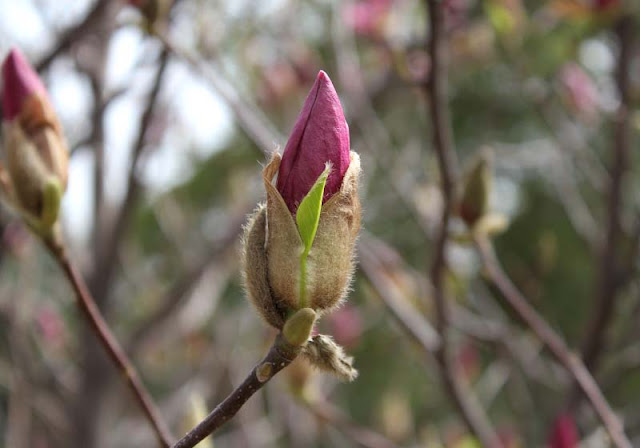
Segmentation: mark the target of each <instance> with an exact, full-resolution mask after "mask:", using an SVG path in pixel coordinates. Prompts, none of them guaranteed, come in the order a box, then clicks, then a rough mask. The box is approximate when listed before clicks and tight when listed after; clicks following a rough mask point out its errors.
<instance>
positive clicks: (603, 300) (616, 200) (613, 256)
mask: <svg viewBox="0 0 640 448" xmlns="http://www.w3.org/2000/svg"><path fill="white" fill-rule="evenodd" d="M634 29H635V24H634V22H633V19H632V18H631V17H623V18H621V19H620V22H619V23H618V24H617V26H616V33H617V36H618V42H619V43H620V51H619V55H618V66H617V73H616V85H617V89H618V94H619V96H620V106H619V107H618V111H617V113H616V118H615V120H616V122H615V135H614V141H613V163H612V166H611V178H610V183H609V188H608V193H607V226H606V234H605V240H604V241H603V243H602V251H601V254H600V256H599V257H598V262H599V270H598V279H597V288H596V291H597V292H596V298H595V307H594V314H593V318H592V320H591V322H590V323H589V325H588V327H587V331H586V333H585V341H584V345H583V347H582V359H583V360H584V364H585V366H586V367H587V368H588V369H589V370H591V371H595V369H596V368H597V365H598V361H599V360H600V356H601V354H602V352H603V349H604V348H605V346H606V343H605V332H606V330H607V328H608V327H609V323H610V322H611V319H612V317H613V311H614V309H615V303H616V298H617V296H618V291H619V287H620V277H621V272H620V271H621V269H622V267H621V266H620V261H621V260H620V239H621V238H622V236H623V235H622V231H623V229H622V223H621V221H622V209H623V203H622V200H623V181H624V178H625V175H626V173H627V171H628V170H629V167H630V166H629V165H630V164H629V158H630V155H631V136H630V132H631V129H630V123H629V118H630V110H629V108H630V103H631V98H630V93H629V89H630V74H631V59H632V52H633V48H634ZM574 390H575V388H574Z"/></svg>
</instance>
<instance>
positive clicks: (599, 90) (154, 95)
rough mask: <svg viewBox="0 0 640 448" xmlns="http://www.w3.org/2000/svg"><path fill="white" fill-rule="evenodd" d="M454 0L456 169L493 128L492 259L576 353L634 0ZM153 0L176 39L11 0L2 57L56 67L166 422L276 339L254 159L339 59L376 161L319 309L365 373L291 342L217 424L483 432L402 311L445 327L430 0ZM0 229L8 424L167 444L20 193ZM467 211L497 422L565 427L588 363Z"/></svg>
mask: <svg viewBox="0 0 640 448" xmlns="http://www.w3.org/2000/svg"><path fill="white" fill-rule="evenodd" d="M147 1H148V2H153V1H154V0H147ZM442 1H443V2H444V4H445V13H446V14H445V26H444V35H445V38H446V42H447V54H446V59H447V61H448V66H449V73H448V76H447V81H448V84H449V93H448V100H449V103H450V108H451V119H452V124H453V133H454V137H455V143H456V147H457V153H458V156H459V158H460V159H461V160H462V164H463V167H464V166H465V165H468V164H469V163H470V162H469V161H470V160H472V159H473V157H474V156H475V155H476V154H477V152H478V151H487V150H490V151H492V152H493V155H494V164H493V174H494V178H493V181H494V187H493V190H492V195H491V198H490V204H491V209H492V211H493V212H495V213H499V214H501V215H503V216H504V217H505V218H506V219H507V221H508V223H509V225H508V227H507V229H506V230H505V231H504V232H503V233H502V234H500V235H498V236H496V237H495V245H496V250H497V253H498V256H499V258H500V259H501V260H502V263H503V265H504V266H505V269H506V271H507V273H508V274H509V275H510V276H511V278H512V280H513V281H514V283H515V284H516V285H518V287H519V288H520V289H521V290H522V292H523V293H524V294H525V295H526V297H527V298H528V300H529V302H530V304H531V305H533V306H534V307H535V308H536V309H537V310H538V311H539V312H540V313H541V314H542V315H543V316H544V317H545V318H546V319H547V321H548V322H549V323H550V324H551V326H552V327H553V328H554V329H556V330H557V331H558V332H559V333H560V334H561V335H562V336H563V337H564V338H565V339H566V341H567V343H568V345H569V346H571V347H574V348H575V349H576V350H579V348H580V347H581V346H582V345H583V342H584V340H585V338H586V335H587V333H588V331H589V328H590V322H591V321H592V319H593V318H594V314H596V313H597V310H598V308H597V298H598V294H597V292H596V291H597V290H598V285H599V282H600V281H601V275H602V273H601V270H602V269H603V268H602V256H603V255H602V253H603V251H602V247H603V244H604V243H603V241H604V235H605V233H606V231H607V228H608V227H607V225H608V224H607V223H608V217H609V213H610V207H609V202H608V198H609V194H610V184H611V179H612V170H611V166H612V160H614V153H615V145H616V139H615V138H614V137H615V122H616V117H618V116H619V114H618V112H619V110H620V104H621V92H620V89H619V87H620V86H619V85H618V83H617V82H616V78H615V75H616V67H617V66H618V63H619V59H620V39H619V37H618V34H616V27H617V26H618V25H619V22H620V20H621V17H623V16H627V17H628V20H631V21H633V23H634V25H633V27H632V28H633V29H634V30H636V29H638V28H640V17H639V12H638V4H637V3H636V2H635V1H633V0H629V1H627V2H626V3H625V2H624V1H622V0H619V1H615V0H610V1H601V0H593V1H592V0H549V1H543V0H442ZM159 2H160V3H162V0H159ZM131 3H144V2H131ZM158 8H159V11H166V15H164V13H162V12H160V13H159V15H158V17H156V24H157V25H158V26H160V28H161V29H162V30H163V31H162V33H163V39H159V38H158V37H157V36H153V35H150V34H149V33H148V32H147V29H148V26H147V24H146V23H145V22H144V20H145V19H143V15H142V14H141V12H140V11H139V10H138V9H137V8H136V7H134V6H132V5H129V4H126V2H124V1H119V0H110V1H106V0H103V1H100V2H89V1H84V0H82V1H81V0H74V1H70V0H59V1H58V0H57V1H53V0H23V1H19V2H18V1H15V0H2V1H0V55H2V56H4V54H6V52H8V50H9V49H10V48H11V47H12V46H17V47H19V48H21V49H22V50H23V51H24V53H25V54H26V55H27V57H28V58H29V59H30V60H31V61H32V63H33V64H34V66H36V67H37V68H38V70H39V72H40V74H41V75H42V77H43V79H44V80H45V83H46V85H47V88H48V90H49V93H50V96H51V99H52V101H53V103H54V105H55V108H56V110H57V112H58V114H59V116H60V119H61V121H62V123H63V126H64V130H65V133H66V136H67V139H68V142H69V146H70V149H71V151H72V155H71V165H70V181H69V188H68V191H67V193H66V196H65V199H64V204H63V206H64V210H63V221H64V229H65V234H66V237H67V240H68V242H69V244H70V245H71V247H72V254H73V257H74V258H75V259H76V260H77V261H78V262H79V263H80V266H81V268H82V270H83V273H84V274H85V276H86V278H87V279H88V282H89V285H90V287H91V288H92V291H93V293H94V295H95V297H96V300H97V302H98V303H99V305H100V307H101V309H102V310H103V312H104V314H105V315H106V318H107V320H108V321H109V322H110V324H111V326H112V328H113V330H114V332H115V333H116V334H117V336H118V338H119V339H120V341H121V342H122V344H123V345H124V347H125V348H126V350H127V352H128V353H129V354H130V355H131V357H132V359H133V361H134V363H135V364H136V366H137V367H138V368H139V370H140V373H141V376H142V378H143V380H144V382H145V383H146V384H147V385H148V387H149V389H150V391H151V393H152V395H153V396H154V398H155V399H156V400H157V402H158V403H159V406H160V409H161V412H162V413H163V414H164V415H165V416H166V418H167V420H168V422H169V423H170V426H171V427H172V429H173V431H174V432H175V433H176V434H179V433H182V432H184V431H186V430H188V429H189V428H190V427H191V426H193V424H194V422H195V420H194V419H195V418H197V416H198V415H201V414H202V410H200V411H198V409H199V408H202V407H204V408H205V409H212V408H213V407H214V406H215V404H217V403H218V402H220V401H221V400H222V399H223V398H224V397H225V396H226V395H227V394H228V393H229V392H230V391H231V390H232V389H233V387H234V386H236V385H238V384H239V383H240V382H241V381H242V379H243V378H244V376H245V375H246V374H247V373H248V372H249V371H250V369H251V368H252V366H253V365H254V364H255V363H256V362H257V361H258V360H259V359H260V358H261V356H262V355H263V353H264V351H265V350H266V349H267V348H268V345H269V344H270V342H271V340H272V338H273V336H274V334H273V333H272V332H271V330H269V329H268V328H267V326H266V325H265V324H264V323H263V322H261V321H260V319H259V318H258V317H257V315H256V313H255V312H254V311H253V310H252V309H251V307H250V305H249V303H248V301H247V300H246V299H245V296H244V293H243V290H242V287H241V282H240V269H239V264H238V261H239V256H238V253H239V251H238V244H239V240H240V234H241V231H242V224H243V222H244V220H245V217H246V215H247V213H249V212H250V211H251V210H252V209H253V208H254V207H255V205H256V203H257V202H258V201H260V200H262V198H263V196H264V194H263V187H262V185H261V175H260V170H261V168H262V166H263V165H264V163H265V161H266V160H267V158H268V154H269V153H270V152H271V151H273V150H276V149H277V148H282V147H283V146H284V144H285V143H286V138H287V135H288V133H289V131H290V130H291V128H292V126H293V123H294V121H295V118H296V116H297V114H298V111H299V109H300V107H301V105H302V103H303V101H304V98H305V96H306V94H307V92H308V90H309V89H310V87H311V85H312V83H313V81H314V79H315V76H316V74H317V72H318V70H320V69H322V70H325V71H326V72H327V73H328V74H329V76H330V77H331V79H332V81H333V83H334V85H335V87H336V90H337V92H338V94H339V95H340V98H341V101H342V105H343V107H344V109H345V115H346V117H347V121H348V123H349V125H350V131H351V142H352V148H353V150H355V151H358V152H359V153H360V155H361V158H362V162H363V168H364V174H363V179H362V189H361V198H362V202H363V205H364V223H363V232H362V236H361V238H360V242H359V252H360V258H361V265H360V266H359V268H358V270H357V272H356V277H355V280H354V282H353V288H352V292H351V294H350V297H349V300H348V302H347V303H346V304H345V305H344V306H343V307H342V308H341V309H340V310H339V311H337V312H335V313H334V314H332V315H329V316H327V317H325V318H323V319H322V321H321V323H320V330H321V332H323V333H327V334H331V335H333V336H334V337H335V339H336V340H337V341H338V342H339V343H340V344H342V345H343V346H345V348H346V349H347V351H348V352H349V353H350V354H352V355H353V356H354V357H355V360H356V361H355V364H356V367H357V368H358V369H359V371H360V376H359V378H358V379H357V380H356V381H355V382H353V383H351V384H342V383H339V382H338V381H336V380H335V379H333V378H332V377H329V376H327V375H324V374H320V373H317V372H312V371H310V370H309V369H308V368H307V367H306V366H305V365H303V364H302V363H299V364H298V363H296V365H294V366H292V367H290V368H288V369H287V370H285V371H283V372H282V373H281V374H280V375H279V376H278V377H277V378H275V379H274V381H272V382H270V383H269V384H268V385H267V387H265V389H264V391H262V392H261V393H259V394H257V395H256V396H254V398H253V399H252V400H251V401H250V402H249V403H248V404H247V405H246V406H245V407H244V408H243V409H242V410H241V411H240V413H239V414H238V416H237V417H236V418H235V419H234V420H232V421H231V422H230V423H228V424H227V425H226V426H225V427H224V428H222V429H221V431H219V433H217V434H216V437H215V439H214V444H215V447H220V448H222V447H252V448H256V447H351V446H378V447H380V446H394V445H397V446H407V447H418V446H420V447H422V446H428V447H438V446H446V447H457V448H463V447H474V446H480V445H479V444H478V442H477V441H476V440H475V439H474V437H473V436H471V435H470V434H469V432H468V430H467V428H466V426H465V425H464V423H463V421H462V419H461V418H460V416H459V414H458V413H457V411H456V407H455V406H454V405H453V404H452V401H451V398H450V397H449V395H448V394H447V392H446V388H445V387H444V386H443V384H442V381H441V376H440V373H439V367H438V363H437V362H436V361H435V359H434V356H433V353H432V352H429V351H428V350H425V347H424V346H420V345H419V344H416V342H415V341H414V340H412V339H411V338H410V337H407V335H406V333H405V332H404V331H403V327H402V325H398V323H397V320H396V319H397V312H398V309H400V310H401V312H400V314H403V315H408V316H409V317H410V318H411V320H412V321H413V322H414V323H415V325H417V326H418V327H419V328H420V329H421V331H422V333H423V335H424V337H425V338H426V340H429V338H430V337H431V336H432V335H433V331H434V330H433V327H434V321H435V316H434V304H433V299H432V296H431V294H430V291H431V290H430V284H429V276H428V271H429V265H430V263H431V254H432V248H433V241H434V236H435V234H434V232H435V230H436V228H437V225H438V221H439V219H440V211H441V207H442V197H441V193H440V188H439V181H440V177H439V172H438V165H437V161H436V157H435V153H434V151H433V148H432V145H431V141H432V135H431V127H430V120H429V114H428V108H427V96H426V94H425V81H426V80H427V79H428V76H429V74H430V68H431V60H430V56H429V54H428V52H427V46H426V44H427V39H428V35H429V34H428V33H429V27H428V21H427V13H426V8H425V4H424V2H420V1H417V0H396V1H393V0H358V1H331V0H309V1H306V0H305V1H302V0H301V1H294V0H269V1H262V2H252V1H240V0H237V1H228V2H227V1H216V0H179V1H176V2H175V4H173V5H169V4H168V3H167V4H161V5H160V6H158ZM634 32H635V31H634ZM635 34H636V35H635V37H634V39H635V40H634V41H633V42H632V44H631V50H632V51H631V52H630V54H629V55H627V56H626V57H627V58H629V64H628V67H629V82H628V85H627V86H626V90H625V92H626V95H628V103H627V104H628V106H629V107H628V114H627V116H626V117H627V120H626V123H627V124H628V134H629V141H628V147H629V148H630V150H629V152H628V157H627V158H626V159H625V160H624V166H623V174H622V176H621V177H622V187H621V193H620V198H621V199H620V206H619V209H618V210H617V211H616V213H619V216H620V225H619V228H617V229H615V230H616V233H617V234H618V237H617V242H616V248H617V252H616V255H615V257H614V259H613V260H612V261H611V262H612V263H615V265H616V266H617V267H619V268H620V273H621V276H620V279H619V280H618V281H616V282H615V285H614V287H612V288H610V290H607V291H605V292H606V294H608V295H609V296H610V298H611V300H612V301H614V300H615V308H614V312H613V314H612V318H611V320H610V321H609V322H608V326H607V330H606V332H605V335H606V338H605V342H604V344H603V347H602V348H601V351H602V357H601V358H602V359H601V360H600V362H599V363H598V365H597V369H594V372H593V374H594V376H595V377H596V379H597V380H598V382H599V384H600V385H601V388H602V390H603V392H604V393H605V395H606V397H607V398H608V399H609V401H610V403H611V405H612V407H613V408H614V409H615V410H616V411H617V412H618V413H619V415H620V416H621V417H622V418H623V420H624V422H625V426H626V428H627V434H628V435H629V436H630V437H631V438H632V439H633V440H635V443H637V444H639V445H640V345H638V341H639V340H640V289H639V287H640V279H639V276H638V268H639V263H638V257H637V255H638V246H639V244H638V236H639V235H640V226H639V225H638V222H639V221H638V216H639V213H640V171H639V166H640V159H639V157H638V139H637V134H638V129H639V128H640V111H639V110H638V104H639V101H640V46H639V45H638V43H639V42H640V41H639V39H638V38H639V37H640V36H638V34H640V33H637V32H635ZM163 40H164V42H163ZM167 41H168V42H169V43H170V47H171V48H170V49H169V50H167V45H166V43H167ZM485 148H487V149H485ZM0 226H1V227H2V244H1V249H0V446H4V447H7V448H21V447H34V448H50V447H51V448H53V447H83V448H87V447H105V448H107V447H123V446H154V445H153V443H154V438H153V435H152V433H151V432H150V431H149V429H148V425H147V424H146V421H145V420H144V419H143V418H142V417H141V415H140V414H139V412H138V408H137V407H136V405H135V403H134V402H133V401H132V399H131V397H130V394H129V392H128V390H127V389H126V388H125V387H124V386H123V385H122V383H121V381H120V378H119V377H118V374H117V372H116V371H115V369H114V368H113V367H112V365H111V364H110V363H109V362H108V360H107V359H106V357H105V356H104V355H103V352H102V348H101V347H100V346H99V345H97V344H96V341H95V340H94V338H93V336H92V335H91V334H90V332H89V331H88V330H87V327H86V325H85V322H84V321H83V320H82V316H81V315H80V314H79V313H78V311H77V309H76V307H75V303H74V298H73V294H72V292H71V289H70V288H69V286H68V285H67V284H66V282H65V281H64V278H63V277H62V275H61V273H60V271H59V269H58V267H57V266H56V265H55V263H54V262H53V260H52V259H51V258H50V257H49V255H48V254H47V253H46V251H45V250H44V249H43V248H42V246H41V245H40V244H39V242H38V241H37V240H36V239H34V238H33V237H32V236H31V235H30V234H29V233H28V231H27V230H26V229H25V228H24V227H23V226H22V225H21V223H20V221H19V220H17V219H15V218H14V217H12V215H10V214H9V213H8V212H7V211H6V210H3V212H2V217H1V224H0ZM451 232H452V234H454V235H459V236H460V237H459V238H453V239H452V240H451V241H450V243H449V244H448V245H447V247H446V255H447V260H448V270H447V277H446V290H447V292H448V299H449V300H450V304H451V307H452V311H453V312H452V314H453V318H452V331H451V343H452V353H453V357H454V360H455V364H456V366H457V372H458V375H460V377H461V378H462V380H463V381H464V382H466V383H467V384H468V386H469V388H470V391H471V392H472V393H473V394H474V395H475V397H476V398H477V400H478V401H479V403H480V404H481V405H482V407H483V408H484V409H485V411H486V413H487V415H488V416H489V418H490V420H491V422H492V425H493V426H494V428H495V430H496V432H497V433H498V434H499V435H500V437H501V440H502V441H503V444H504V446H506V447H535V446H547V444H548V443H549V440H551V439H553V432H554V422H556V423H557V417H558V416H559V415H561V414H564V413H565V411H566V410H567V401H568V399H569V398H568V396H569V395H570V394H569V390H570V389H571V381H570V377H569V376H568V375H567V374H566V372H565V371H564V370H563V369H562V368H561V367H560V366H559V365H558V364H557V362H556V361H555V360H554V358H553V357H552V356H550V355H549V354H548V353H547V352H546V351H545V350H544V348H543V346H542V345H541V343H540V341H539V340H538V339H537V338H536V337H535V335H533V334H532V333H531V331H529V329H528V328H527V327H525V326H523V325H521V324H520V322H519V321H518V320H517V319H516V318H515V316H514V314H513V313H512V312H511V311H510V310H509V309H508V308H505V307H504V306H503V305H502V304H501V302H500V301H499V300H498V299H499V294H498V293H497V292H496V291H495V290H494V289H493V288H492V287H491V286H490V285H489V284H488V283H487V281H486V279H485V277H484V276H483V272H482V269H481V265H480V262H479V260H478V257H477V255H476V254H475V252H474V249H473V247H472V245H470V244H469V243H468V241H465V238H464V235H463V234H464V232H465V228H464V225H463V224H462V222H458V221H454V222H453V223H452V226H451ZM394 309H395V312H394V311H393V310H394ZM569 420H570V421H571V422H572V423H575V426H576V428H577V432H578V436H579V438H580V439H582V441H583V443H584V446H592V447H601V446H608V442H607V439H606V434H605V432H604V430H603V429H602V427H601V426H600V424H599V421H598V420H597V418H596V417H595V414H594V413H593V411H592V410H591V408H590V407H589V405H588V404H587V403H586V402H585V401H584V400H583V401H582V402H581V403H578V404H576V405H575V406H572V407H571V412H570V418H569ZM562 421H565V422H566V421H567V419H564V420H562ZM557 426H558V425H556V431H557V430H558V428H557ZM560 426H561V429H560V431H565V432H567V431H568V432H571V431H572V429H571V428H568V429H567V425H565V426H562V425H560ZM568 426H569V427H570V426H572V425H568ZM562 428H564V429H562ZM373 432H375V433H377V435H376V434H373ZM382 438H385V439H386V440H387V441H385V440H382ZM389 443H390V444H389ZM385 444H386V445H385ZM203 446H204V444H203ZM552 446H554V447H559V448H569V447H570V446H575V445H552Z"/></svg>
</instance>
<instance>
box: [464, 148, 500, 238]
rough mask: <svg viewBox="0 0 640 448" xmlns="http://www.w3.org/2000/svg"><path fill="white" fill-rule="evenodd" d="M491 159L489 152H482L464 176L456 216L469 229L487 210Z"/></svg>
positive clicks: (489, 193) (489, 192)
mask: <svg viewBox="0 0 640 448" xmlns="http://www.w3.org/2000/svg"><path fill="white" fill-rule="evenodd" d="M492 159H493V157H492V153H491V152H490V151H488V150H482V151H481V153H480V155H479V156H478V157H477V158H476V159H475V160H474V161H473V163H472V164H471V167H470V169H469V171H468V172H467V175H466V176H465V182H464V190H463V192H462V199H461V200H460V203H459V206H458V214H459V215H460V217H461V218H462V220H463V221H464V222H465V223H466V224H467V225H468V226H469V227H473V226H474V225H475V224H476V222H477V221H478V219H480V218H481V217H482V216H484V215H485V214H486V213H487V211H488V210H489V197H490V195H491V186H492V185H491V184H492V182H491V165H492Z"/></svg>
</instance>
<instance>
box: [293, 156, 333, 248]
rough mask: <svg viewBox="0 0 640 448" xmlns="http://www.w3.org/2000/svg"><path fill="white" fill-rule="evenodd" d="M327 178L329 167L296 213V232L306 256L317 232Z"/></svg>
mask: <svg viewBox="0 0 640 448" xmlns="http://www.w3.org/2000/svg"><path fill="white" fill-rule="evenodd" d="M328 176H329V167H326V168H325V169H324V171H323V172H322V174H320V177H318V180H316V183H315V184H314V185H313V187H311V190H309V193H307V195H306V196H305V197H304V199H303V200H302V202H301V203H300V205H299V206H298V211H297V212H296V223H297V224H298V231H299V232H300V238H301V239H302V243H303V244H304V251H305V253H306V254H308V253H309V251H310V250H311V245H312V244H313V240H314V238H315V237H316V231H317V230H318V222H319V221H320V210H321V209H322V196H323V194H324V185H325V183H326V182H327V177H328Z"/></svg>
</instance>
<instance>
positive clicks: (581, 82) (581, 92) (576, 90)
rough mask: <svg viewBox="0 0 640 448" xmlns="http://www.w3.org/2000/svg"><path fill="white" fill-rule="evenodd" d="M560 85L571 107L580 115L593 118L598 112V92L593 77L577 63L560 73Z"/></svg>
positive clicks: (569, 65)
mask: <svg viewBox="0 0 640 448" xmlns="http://www.w3.org/2000/svg"><path fill="white" fill-rule="evenodd" d="M560 83H561V85H562V88H563V92H562V93H564V94H565V95H566V97H567V99H568V101H569V103H570V106H571V107H572V108H573V109H574V110H575V111H576V112H577V113H579V114H581V115H584V116H586V117H587V118H593V117H595V115H596V114H597V112H598V92H597V90H596V87H595V84H594V83H593V80H592V79H591V77H590V76H589V75H588V74H587V73H586V72H585V71H584V70H583V69H582V67H580V66H579V65H578V64H576V63H575V62H570V63H568V64H565V66H564V67H563V68H562V70H561V71H560Z"/></svg>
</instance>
